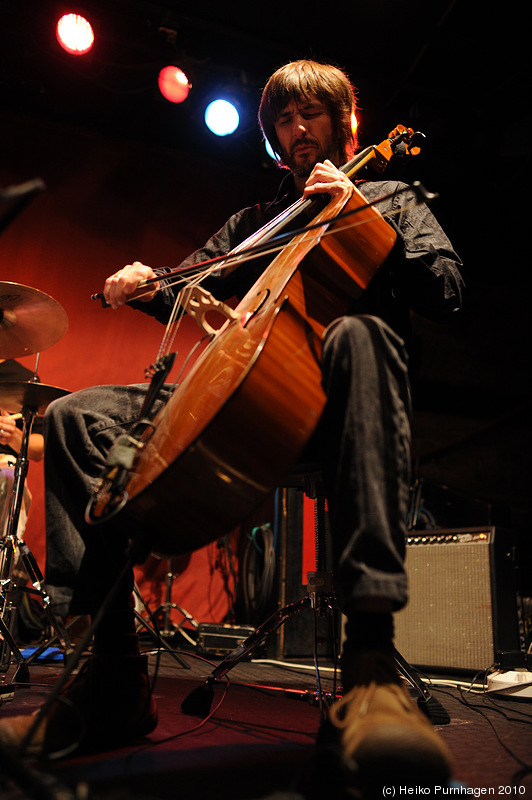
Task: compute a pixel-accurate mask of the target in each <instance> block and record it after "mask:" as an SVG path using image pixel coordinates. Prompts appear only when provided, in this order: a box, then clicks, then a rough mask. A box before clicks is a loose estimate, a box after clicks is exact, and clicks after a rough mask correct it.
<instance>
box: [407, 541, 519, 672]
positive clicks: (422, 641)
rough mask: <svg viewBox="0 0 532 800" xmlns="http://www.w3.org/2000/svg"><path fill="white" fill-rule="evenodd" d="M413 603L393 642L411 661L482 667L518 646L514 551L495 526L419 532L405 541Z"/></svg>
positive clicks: (444, 666)
mask: <svg viewBox="0 0 532 800" xmlns="http://www.w3.org/2000/svg"><path fill="white" fill-rule="evenodd" d="M406 569H407V573H408V576H409V583H410V602H409V604H408V605H407V607H406V608H405V609H403V610H402V611H400V612H399V613H397V614H396V615H395V643H396V647H397V649H398V650H399V652H400V653H401V655H402V656H403V657H404V658H405V659H406V660H407V661H408V662H409V663H411V664H414V665H417V666H424V667H437V668H441V669H449V670H453V669H460V670H468V671H470V670H471V671H475V672H476V671H480V670H484V669H487V668H488V667H490V666H491V664H492V663H493V661H494V656H495V651H496V650H497V649H514V650H516V649H519V637H518V627H517V599H516V586H515V573H514V559H513V552H512V550H511V547H510V546H509V539H508V536H505V535H504V534H503V533H502V532H500V531H497V532H496V531H495V528H483V529H482V528H468V529H456V530H445V531H435V532H428V533H424V534H421V533H419V534H418V533H417V532H416V533H414V534H413V535H411V536H409V538H408V540H407V548H406Z"/></svg>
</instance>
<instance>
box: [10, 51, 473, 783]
mask: <svg viewBox="0 0 532 800" xmlns="http://www.w3.org/2000/svg"><path fill="white" fill-rule="evenodd" d="M354 108H355V101H354V92H353V88H352V86H351V84H350V82H349V80H348V78H347V77H346V76H345V74H344V73H343V72H341V71H340V70H339V69H337V68H336V67H332V66H329V65H322V64H318V63H316V62H313V61H308V60H304V61H298V62H292V63H289V64H288V65H286V66H284V67H282V68H280V69H279V70H278V71H276V72H275V73H274V75H273V76H272V77H271V78H270V80H269V81H268V83H267V85H266V87H265V89H264V92H263V96H262V100H261V105H260V110H259V120H260V124H261V127H262V130H263V133H264V135H265V137H266V138H267V139H268V141H269V142H270V144H271V145H272V148H273V150H274V151H275V152H276V153H277V154H278V155H279V159H280V163H281V164H282V165H284V166H285V167H287V168H288V169H289V171H290V175H289V176H287V177H286V178H285V180H284V181H283V183H282V186H281V190H280V192H279V195H278V197H277V198H276V200H274V201H273V202H272V203H270V204H268V205H258V206H254V207H252V208H247V209H244V210H242V211H240V212H238V213H237V214H235V215H234V216H232V217H231V218H230V219H229V220H228V222H227V223H226V224H225V225H224V226H223V227H222V229H221V230H220V231H219V232H218V233H216V234H215V235H214V236H213V237H212V238H211V239H210V240H209V241H208V242H207V243H206V245H205V246H204V247H203V248H202V249H200V250H198V251H197V252H196V253H194V254H193V255H192V256H190V258H189V259H187V261H186V262H184V265H183V266H186V265H190V264H194V263H198V262H202V261H205V260H206V259H208V258H212V257H215V256H219V255H223V254H226V253H228V252H229V251H231V250H232V249H233V248H234V247H235V246H237V245H238V244H239V243H240V242H242V241H244V240H245V239H246V238H247V237H248V236H249V235H250V234H252V233H253V232H255V231H257V230H258V229H259V228H261V227H262V226H263V225H264V224H265V223H266V222H267V221H269V220H271V219H273V218H274V217H276V215H277V214H278V213H279V212H280V211H281V210H282V209H284V208H286V207H288V206H289V205H290V204H291V203H292V202H294V200H295V199H296V198H297V197H298V196H301V195H303V196H304V197H315V196H318V195H329V196H331V197H338V196H340V197H342V198H345V200H346V201H347V199H348V198H349V197H350V195H351V193H352V192H353V184H352V182H351V181H350V180H349V178H348V177H347V176H346V175H345V174H344V173H343V172H342V171H340V170H339V167H340V166H341V165H342V164H344V163H345V162H346V161H347V160H348V159H349V158H350V157H352V155H353V153H354V151H355V145H356V142H355V137H354V133H353V129H352V125H351V119H352V114H353V113H354ZM358 188H359V190H360V191H361V192H362V193H363V195H364V196H365V197H366V198H367V199H368V200H371V201H373V200H377V199H379V198H383V197H387V199H385V200H382V201H381V202H380V203H379V205H378V208H379V210H380V211H381V213H387V212H393V214H394V216H393V220H394V223H393V224H394V225H395V229H396V231H397V240H396V243H395V245H394V247H393V249H392V251H391V252H390V254H389V256H388V258H387V259H386V261H385V263H384V265H383V266H382V267H381V268H380V270H379V271H378V272H377V274H376V276H375V277H374V278H373V280H372V281H371V283H370V285H369V287H368V288H367V289H366V291H365V292H363V294H362V296H361V297H360V299H359V300H357V301H355V302H354V304H353V308H352V309H351V313H350V314H349V315H347V316H342V317H340V318H338V319H336V320H334V321H333V322H332V324H330V325H329V327H328V328H327V329H326V330H325V333H324V336H323V356H322V362H321V370H322V381H323V387H324V389H325V393H326V396H327V401H326V405H325V410H324V412H323V415H322V418H321V421H320V424H319V429H318V431H317V433H316V436H315V437H314V440H315V441H314V444H315V445H316V446H317V447H319V457H320V460H321V464H322V468H323V474H324V480H325V484H326V489H327V499H328V504H329V512H330V520H331V529H332V538H333V548H334V559H335V563H334V578H335V591H336V595H337V598H338V602H339V604H340V607H341V609H342V611H343V613H344V615H345V617H346V619H347V623H346V641H345V644H344V648H343V654H342V660H341V667H342V682H343V688H344V694H343V698H342V699H341V700H340V701H339V702H338V703H337V704H336V705H335V706H334V707H333V708H332V710H331V712H330V728H331V729H332V730H333V731H334V732H335V734H336V736H337V740H338V742H339V746H340V747H341V748H342V750H343V754H344V757H345V761H346V764H351V765H355V770H354V772H355V773H356V775H357V776H358V778H357V780H361V781H363V780H364V775H365V774H366V775H371V774H373V775H377V778H376V779H377V780H384V772H382V770H383V768H384V767H383V765H388V769H391V770H392V771H393V779H394V780H393V783H394V784H396V785H399V784H400V783H401V784H402V785H411V781H415V785H421V784H422V783H423V780H424V779H428V780H431V781H433V783H434V782H437V783H441V782H442V781H444V780H445V779H446V777H448V775H449V772H450V766H449V758H448V754H447V751H446V748H445V746H444V745H443V743H442V742H441V741H440V739H439V738H438V737H437V735H436V733H435V732H434V730H433V729H432V726H431V724H430V723H429V722H428V720H427V719H426V718H425V716H424V715H423V714H422V713H421V712H420V711H418V709H417V707H416V706H415V704H414V703H413V702H412V701H411V699H410V696H409V694H408V692H407V690H406V689H405V688H404V686H403V685H402V680H401V679H400V678H399V677H398V673H397V671H396V666H395V661H394V651H393V613H394V612H395V611H398V610H399V609H401V608H402V607H403V606H404V605H405V603H406V602H407V580H406V575H405V570H404V555H405V534H406V518H407V507H408V497H409V487H410V472H409V470H410V425H409V415H410V391H409V382H408V356H407V347H408V340H409V320H410V312H411V311H414V312H416V313H418V314H420V315H422V316H425V317H428V318H429V319H432V320H444V319H445V318H448V317H450V316H451V315H452V314H454V313H455V312H456V311H457V310H458V309H459V308H460V306H461V296H462V289H463V286H462V279H461V277H460V272H459V267H460V261H459V259H458V257H457V256H456V254H455V253H454V251H453V248H452V246H451V244H450V242H449V240H448V239H447V237H446V236H445V234H444V233H443V231H442V229H441V228H440V226H439V224H438V222H437V221H436V219H435V218H434V216H433V215H432V213H431V212H430V211H429V210H428V208H427V207H426V205H425V204H419V203H417V204H416V203H415V202H412V200H413V194H412V193H410V194H409V193H408V192H407V193H405V192H400V191H399V190H400V189H402V188H404V185H403V184H399V183H397V182H395V181H366V182H360V183H359V184H358ZM263 269H264V260H263V259H258V260H256V261H252V262H251V264H247V265H246V266H245V267H238V268H236V269H233V270H231V271H229V270H227V272H225V273H224V270H223V268H222V269H221V270H220V272H219V274H216V275H213V276H211V277H210V278H209V279H207V280H206V281H205V285H206V287H207V288H208V289H209V290H210V291H212V293H213V294H214V296H215V297H217V298H219V299H221V300H224V299H227V298H229V297H232V296H233V295H235V294H236V295H237V296H239V297H242V296H244V294H245V293H246V292H247V291H248V289H249V288H250V287H251V286H252V285H253V284H254V282H255V281H256V279H257V278H258V276H259V274H260V272H261V270H263ZM163 275H164V270H157V271H154V270H153V269H152V268H151V267H149V266H146V265H144V264H141V263H139V262H135V263H133V264H129V265H127V266H125V267H124V268H123V269H120V270H119V271H118V272H116V273H115V274H114V275H111V276H110V277H109V278H108V279H107V281H106V282H105V287H104V295H105V298H106V300H107V302H108V303H109V304H110V305H111V306H112V308H115V309H116V308H119V307H120V306H121V305H123V304H124V303H125V302H126V299H127V298H128V297H129V296H130V295H131V294H132V293H133V292H134V290H135V288H136V287H137V285H138V283H139V282H140V281H143V280H145V279H148V278H156V277H158V276H163ZM157 289H158V290H157ZM174 300H175V296H174V291H173V290H172V288H171V287H168V286H165V284H164V279H162V280H161V281H160V284H159V285H157V286H156V289H154V290H153V291H152V292H151V293H150V294H148V295H145V296H144V297H143V298H142V299H141V300H138V301H136V302H135V305H136V307H138V308H141V309H142V310H143V311H145V312H147V313H148V314H151V315H153V316H155V317H156V318H157V319H159V320H160V321H161V322H165V321H166V320H167V319H168V316H169V313H170V311H171V309H172V307H173V304H174ZM144 392H145V388H142V387H138V386H133V387H123V386H113V387H96V388H92V389H86V390H82V391H81V392H77V393H75V394H72V395H69V396H67V397H64V398H61V399H59V400H57V401H55V402H54V403H52V404H51V405H50V406H49V408H48V411H47V415H46V418H45V424H46V455H45V469H46V489H47V540H48V555H47V575H46V580H47V586H48V589H49V591H50V594H51V596H52V598H53V602H54V610H55V612H56V613H58V614H62V615H64V616H66V615H67V614H92V615H94V614H95V613H96V612H97V610H98V608H99V607H100V605H101V603H102V602H103V600H104V598H105V596H106V594H107V593H108V591H109V587H110V586H111V585H112V584H113V581H114V580H115V579H116V575H117V574H118V573H119V571H120V569H121V567H122V564H123V562H124V551H125V550H126V545H127V542H124V541H123V538H122V539H121V540H120V538H121V537H118V536H111V535H109V530H108V528H112V520H111V521H109V522H105V523H103V524H102V525H100V526H95V527H92V528H91V529H90V530H89V531H87V526H86V524H85V522H84V511H85V507H86V505H87V501H88V498H89V496H90V493H91V491H92V489H93V487H94V483H95V481H96V480H97V479H98V477H99V475H100V474H101V470H102V468H103V466H104V464H105V458H106V454H107V453H108V451H109V448H110V447H111V445H112V443H113V441H114V440H115V439H116V436H117V434H118V433H120V432H121V431H123V430H124V429H127V424H128V422H130V421H132V420H135V419H136V418H137V416H138V414H139V410H140V406H141V404H142V400H143V398H144ZM119 540H120V541H119ZM131 589H132V578H131V579H130V582H129V583H128V585H127V586H124V588H123V590H122V592H121V595H120V596H119V597H117V598H116V600H115V602H114V603H113V605H112V607H111V608H109V609H108V610H107V612H106V614H105V615H104V617H103V619H102V621H101V623H100V625H99V627H98V628H97V630H96V632H95V635H94V655H93V658H92V659H91V660H90V661H89V662H88V666H87V668H86V669H84V670H83V671H82V672H81V673H80V675H79V676H78V677H77V678H76V679H75V680H74V682H73V683H72V684H71V686H70V687H69V688H67V689H66V693H67V696H68V698H69V700H70V701H71V703H72V704H73V705H74V706H75V707H76V708H77V709H78V711H79V713H80V714H81V716H82V718H83V721H84V724H85V735H84V739H83V741H82V742H79V741H78V738H77V737H78V734H77V732H76V733H75V732H74V728H75V726H73V725H71V724H70V723H69V722H68V721H67V718H68V717H69V714H71V711H70V708H69V706H66V705H64V704H56V705H55V706H53V707H52V709H51V710H50V711H49V712H48V713H47V715H46V716H45V718H44V720H43V722H42V723H41V724H40V726H39V728H38V729H37V732H36V733H34V735H33V738H32V741H31V744H30V747H31V750H32V751H33V752H36V753H50V752H54V751H58V750H65V748H69V747H70V746H71V745H72V746H74V745H77V744H80V743H81V744H86V743H87V742H98V743H99V744H100V746H106V747H109V746H111V747H112V746H113V745H117V744H120V743H123V742H124V741H125V740H127V739H128V738H132V737H138V736H142V735H145V734H147V733H149V732H150V731H152V730H153V729H154V728H155V725H156V723H157V714H156V709H155V705H154V702H153V699H152V698H151V695H150V692H149V680H148V676H147V670H146V661H145V659H144V658H143V657H142V656H141V655H140V652H139V644H138V638H137V635H136V632H135V624H134V616H133V610H132V606H131V603H130V596H131ZM30 724H31V719H28V718H27V717H15V718H11V719H5V720H4V721H2V722H0V741H2V742H4V743H7V744H11V745H16V744H17V743H20V741H21V739H22V738H23V737H24V734H25V732H27V731H28V729H29V725H30ZM376 765H377V766H376ZM375 770H376V771H375Z"/></svg>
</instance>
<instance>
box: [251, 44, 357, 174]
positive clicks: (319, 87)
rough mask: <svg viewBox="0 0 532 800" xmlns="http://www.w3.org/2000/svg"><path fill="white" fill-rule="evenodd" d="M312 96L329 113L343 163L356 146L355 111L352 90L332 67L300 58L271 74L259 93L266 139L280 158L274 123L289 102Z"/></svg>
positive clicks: (350, 155) (347, 80) (346, 78)
mask: <svg viewBox="0 0 532 800" xmlns="http://www.w3.org/2000/svg"><path fill="white" fill-rule="evenodd" d="M310 95H314V96H315V97H317V98H318V100H319V101H320V102H322V103H324V104H325V106H326V107H327V110H328V112H329V114H330V117H331V121H332V125H333V132H334V135H335V137H336V138H337V141H338V152H339V154H340V155H341V156H342V157H343V159H344V161H348V160H349V158H351V157H352V156H353V154H354V152H355V150H356V147H357V139H356V132H355V130H356V129H355V130H354V129H353V125H352V119H353V114H354V113H355V110H356V99H355V90H354V88H353V85H352V84H351V81H350V80H349V78H348V77H347V75H346V74H345V73H344V72H342V70H341V69H338V67H334V66H332V65H331V64H320V63H319V62H318V61H311V60H309V59H302V60H300V61H291V62H290V63H288V64H285V65H284V66H283V67H280V68H279V69H278V70H276V72H274V73H273V75H272V76H271V78H270V79H269V80H268V82H267V84H266V86H265V87H264V90H263V92H262V99H261V102H260V106H259V123H260V127H261V130H262V133H263V134H264V136H265V138H266V139H267V140H268V142H269V143H270V145H271V147H272V149H273V150H274V152H275V153H276V154H277V155H279V153H280V150H281V147H280V145H279V140H278V138H277V134H276V133H275V123H276V121H277V119H278V118H279V115H280V114H281V112H282V111H283V109H284V108H286V106H287V105H288V103H289V102H290V101H291V100H295V101H296V102H301V101H302V100H305V99H308V98H309V96H310Z"/></svg>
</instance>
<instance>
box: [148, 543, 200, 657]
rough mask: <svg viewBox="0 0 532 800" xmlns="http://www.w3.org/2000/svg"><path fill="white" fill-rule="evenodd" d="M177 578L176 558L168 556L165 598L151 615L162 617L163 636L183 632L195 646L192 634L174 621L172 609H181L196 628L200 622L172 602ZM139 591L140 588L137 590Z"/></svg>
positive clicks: (161, 629)
mask: <svg viewBox="0 0 532 800" xmlns="http://www.w3.org/2000/svg"><path fill="white" fill-rule="evenodd" d="M175 578H176V573H175V572H174V559H173V558H168V559H167V569H166V576H165V582H164V585H165V598H164V602H163V603H161V604H160V605H158V606H157V608H156V609H155V611H152V612H151V614H150V617H151V618H153V619H158V618H160V619H161V623H159V624H158V626H157V628H158V631H159V633H160V634H161V636H163V637H165V638H170V637H172V636H174V635H175V634H176V633H179V634H181V636H182V637H183V638H184V639H185V641H187V642H188V643H189V644H191V645H192V646H193V647H195V646H196V640H195V639H193V637H192V636H190V634H189V633H188V632H187V631H186V629H185V628H183V625H182V624H180V623H177V622H172V617H171V614H172V611H179V613H180V614H181V616H182V617H183V622H185V621H186V622H189V623H190V625H192V627H193V628H195V629H196V630H197V629H198V628H199V622H198V621H197V620H196V619H194V617H193V616H192V614H189V612H188V611H187V610H186V609H184V608H182V607H181V606H180V605H178V604H177V603H173V602H172V586H173V583H174V580H175ZM137 592H138V590H137Z"/></svg>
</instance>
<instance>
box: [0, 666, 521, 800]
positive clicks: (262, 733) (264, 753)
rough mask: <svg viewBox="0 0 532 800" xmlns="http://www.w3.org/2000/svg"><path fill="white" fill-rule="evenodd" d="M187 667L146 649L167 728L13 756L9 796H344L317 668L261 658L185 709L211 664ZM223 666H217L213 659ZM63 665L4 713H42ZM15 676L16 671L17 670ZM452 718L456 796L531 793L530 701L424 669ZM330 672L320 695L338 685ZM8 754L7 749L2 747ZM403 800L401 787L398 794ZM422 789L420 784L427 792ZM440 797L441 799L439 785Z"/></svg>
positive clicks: (147, 799)
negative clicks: (336, 782)
mask: <svg viewBox="0 0 532 800" xmlns="http://www.w3.org/2000/svg"><path fill="white" fill-rule="evenodd" d="M176 652H180V653H182V656H181V657H182V659H183V661H184V663H185V664H186V665H187V667H188V668H185V667H183V666H182V664H181V663H179V662H178V661H177V660H175V659H174V658H173V656H172V655H171V654H169V653H168V652H164V653H162V654H161V655H160V656H157V655H156V654H155V653H151V654H150V656H149V663H150V672H151V674H152V675H155V674H156V682H155V696H156V699H157V703H158V706H159V725H158V727H157V729H156V730H155V732H154V733H153V734H151V735H150V736H149V737H148V738H147V739H145V740H143V741H142V742H140V743H138V744H135V745H134V746H130V747H125V748H121V749H117V750H113V751H111V752H106V753H99V754H90V755H78V756H75V757H74V756H73V757H70V758H65V759H63V760H60V761H56V762H47V763H39V762H35V761H32V760H8V761H5V763H4V764H3V768H2V777H1V779H0V795H1V797H2V798H4V800H20V799H21V798H44V800H71V799H72V798H76V800H78V798H79V800H108V799H109V798H113V800H121V799H122V798H123V799H124V800H159V799H161V800H163V799H164V800H166V799H168V800H169V799H170V798H187V799H188V798H191V799H193V800H196V798H197V799H198V800H203V798H209V800H210V798H212V800H225V798H227V799H228V800H229V798H231V799H235V800H236V799H237V798H238V799H240V798H242V800H246V799H248V800H251V798H276V800H281V799H282V798H290V799H291V798H307V797H308V798H314V797H315V796H321V797H323V796H325V797H326V798H329V797H335V796H336V791H335V790H333V789H327V787H325V790H323V789H320V790H317V789H316V786H317V783H316V778H315V774H314V769H315V765H316V759H315V749H314V740H315V736H316V733H317V730H318V727H319V724H320V710H319V707H318V706H317V705H316V704H315V702H314V701H315V694H316V676H315V674H314V671H313V668H312V666H311V665H295V666H293V665H291V664H288V663H284V662H271V661H266V660H262V661H261V660H259V659H257V660H252V661H247V662H242V663H240V664H239V665H237V666H236V667H235V668H234V669H233V670H232V671H231V672H230V673H229V676H228V677H229V681H228V682H227V685H225V684H220V685H219V686H217V687H216V691H215V697H214V701H213V704H212V707H211V714H212V715H211V716H210V717H209V718H208V719H206V720H202V719H201V718H198V717H192V716H188V715H186V714H184V713H183V712H182V711H181V702H182V701H183V699H184V698H185V697H187V696H188V694H189V693H190V692H191V691H192V690H193V689H194V688H196V687H198V686H199V685H201V684H202V683H203V681H204V680H205V679H206V678H207V677H208V676H209V675H210V673H211V671H212V669H213V666H212V664H210V663H206V662H205V661H202V660H199V659H198V658H197V657H196V656H195V655H194V654H193V653H191V652H188V653H187V652H186V651H185V652H183V651H176ZM215 663H217V662H215ZM61 672H62V666H61V665H60V664H59V665H57V664H55V665H54V664H33V665H32V666H31V670H30V673H31V675H30V677H31V685H29V686H27V687H16V688H15V690H14V694H13V699H11V700H9V701H4V702H3V704H2V707H1V708H0V713H1V714H9V715H11V714H21V713H26V712H31V711H33V710H34V709H35V708H37V707H38V706H39V705H40V704H41V703H42V702H43V700H44V699H45V698H46V696H47V695H48V694H49V692H50V691H51V687H53V685H54V684H55V683H56V682H57V680H58V679H59V677H60V675H61ZM8 677H9V676H8ZM423 680H424V681H425V683H426V685H427V686H428V688H429V690H430V693H431V694H432V696H433V697H434V698H435V700H437V701H438V702H439V704H441V706H442V707H443V708H444V709H445V711H446V712H447V713H448V715H449V717H450V722H449V723H448V724H445V725H441V726H440V725H438V730H439V732H440V734H441V736H442V737H443V739H444V740H445V741H446V743H447V744H448V746H449V748H450V750H451V753H452V756H453V760H454V776H453V777H454V781H455V782H456V783H453V785H452V787H451V788H452V789H453V793H455V794H456V793H459V794H465V793H467V794H473V795H474V796H481V795H483V794H487V795H497V796H500V797H504V796H506V797H508V796H510V797H516V796H517V797H523V798H532V774H531V772H530V769H531V764H532V727H531V723H532V701H530V700H528V701H526V700H515V699H514V700H509V699H504V698H503V697H502V696H500V695H499V696H497V697H495V696H488V695H487V694H486V693H485V692H484V691H483V689H482V686H481V684H474V685H473V687H471V686H470V685H469V679H468V678H466V679H464V678H463V677H462V678H460V679H458V678H453V677H450V678H447V679H445V680H444V679H443V678H441V677H437V676H423ZM333 687H334V685H333V682H332V673H331V671H328V670H327V669H324V670H323V671H322V690H323V692H325V693H327V692H333ZM3 758H4V759H5V754H3ZM393 792H395V796H397V797H399V796H400V787H392V789H391V792H390V794H391V796H394V794H393ZM420 792H421V790H420ZM441 796H442V797H443V796H444V794H443V792H442V794H441Z"/></svg>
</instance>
